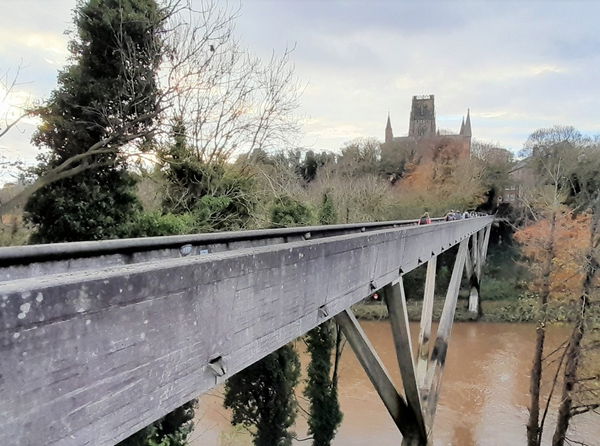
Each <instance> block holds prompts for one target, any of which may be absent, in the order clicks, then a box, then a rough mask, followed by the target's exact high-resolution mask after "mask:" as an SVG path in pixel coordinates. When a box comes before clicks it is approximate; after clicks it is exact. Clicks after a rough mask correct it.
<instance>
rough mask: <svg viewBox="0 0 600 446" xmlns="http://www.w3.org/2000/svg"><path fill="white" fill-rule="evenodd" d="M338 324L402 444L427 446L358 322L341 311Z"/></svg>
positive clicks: (350, 311) (411, 414)
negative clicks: (389, 416) (400, 434)
mask: <svg viewBox="0 0 600 446" xmlns="http://www.w3.org/2000/svg"><path fill="white" fill-rule="evenodd" d="M335 321H336V322H337V323H338V324H339V325H340V327H341V328H342V331H343V332H344V335H345V336H346V338H347V339H348V342H349V343H350V346H351V347H352V350H353V351H354V354H355V355H356V357H357V358H358V361H359V362H360V364H361V365H362V367H363V369H364V370H365V372H366V373H367V376H368V377H369V379H370V380H371V383H372V384H373V387H375V390H376V391H377V393H378V394H379V397H380V398H381V400H382V401H383V404H384V405H385V407H386V409H387V410H388V412H389V413H390V415H391V416H392V419H393V420H394V423H396V426H398V429H399V430H400V432H401V433H402V436H403V438H404V439H403V442H402V444H403V445H407V446H421V445H425V444H426V443H419V442H418V441H419V439H420V437H419V433H418V432H417V430H416V420H415V418H414V414H413V412H412V411H411V410H410V409H409V407H408V405H407V404H406V401H404V398H402V396H400V394H399V393H398V391H397V390H396V388H395V387H394V384H393V383H392V380H391V378H390V376H389V374H388V372H387V370H386V369H385V367H384V365H383V363H382V362H381V359H379V356H378V355H377V353H376V352H375V349H374V348H373V346H372V345H371V343H370V342H369V340H368V338H367V336H366V335H365V332H364V331H363V329H362V328H361V326H360V325H359V323H358V321H357V320H356V317H355V316H354V314H353V313H352V310H350V309H347V310H344V311H342V312H341V313H339V314H338V315H337V316H335Z"/></svg>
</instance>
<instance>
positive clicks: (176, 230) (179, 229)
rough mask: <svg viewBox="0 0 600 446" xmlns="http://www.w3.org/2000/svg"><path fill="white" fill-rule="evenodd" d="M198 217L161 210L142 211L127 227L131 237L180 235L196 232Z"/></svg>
mask: <svg viewBox="0 0 600 446" xmlns="http://www.w3.org/2000/svg"><path fill="white" fill-rule="evenodd" d="M195 227H196V218H195V216H194V215H192V214H189V213H188V214H182V215H174V214H161V213H160V212H156V211H155V212H140V213H138V214H137V215H136V217H135V218H134V219H133V221H132V222H131V223H130V224H129V226H128V228H127V235H128V236H129V237H156V236H161V235H180V234H189V233H192V232H195V231H194V229H195Z"/></svg>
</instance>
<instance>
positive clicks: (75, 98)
mask: <svg viewBox="0 0 600 446" xmlns="http://www.w3.org/2000/svg"><path fill="white" fill-rule="evenodd" d="M75 26H76V30H77V35H76V38H75V39H74V40H72V41H71V42H70V44H69V49H70V52H71V61H72V62H71V65H69V66H68V67H67V68H65V69H64V70H63V71H62V72H61V73H60V74H59V77H58V87H57V88H56V89H55V90H54V91H53V92H52V94H51V97H50V99H49V101H48V103H47V105H46V106H45V107H44V108H43V109H42V110H41V112H40V117H41V119H42V124H41V125H40V127H39V129H38V131H37V133H36V134H35V136H34V142H35V143H36V144H37V145H38V146H40V147H43V148H46V149H49V151H48V152H47V153H46V154H45V155H44V156H43V158H42V161H43V162H42V164H41V165H40V166H39V168H38V172H37V173H38V174H40V175H44V174H45V173H46V172H47V171H50V170H51V169H52V168H54V167H56V166H58V165H61V164H62V163H65V162H69V163H70V164H73V165H75V166H77V167H81V169H82V172H81V173H79V174H78V175H75V176H72V177H70V178H67V179H59V180H57V181H54V182H52V183H49V184H47V185H46V186H45V187H43V188H42V189H41V190H39V191H38V192H37V193H35V194H34V195H33V196H32V197H31V198H30V199H29V201H28V203H27V206H26V212H27V218H28V221H29V222H31V223H33V224H34V225H35V235H34V238H33V240H35V241H38V242H59V241H74V240H99V239H105V238H115V237H119V236H122V235H123V225H124V224H126V222H127V221H128V220H129V219H130V218H131V216H132V215H133V214H134V213H135V211H136V208H137V206H138V201H137V198H136V197H135V195H134V192H133V182H132V180H131V178H130V176H129V173H128V172H127V170H126V169H125V165H124V159H123V157H122V154H121V153H120V147H121V146H123V145H124V144H126V143H128V142H130V141H132V140H134V139H135V138H133V137H132V136H131V135H142V134H146V132H147V130H148V128H150V127H151V126H152V125H153V122H154V117H155V114H156V107H157V104H156V100H157V96H158V94H159V93H158V88H157V83H156V80H155V79H156V71H157V68H158V64H159V62H160V45H159V38H158V33H159V32H160V31H161V30H160V26H161V16H160V12H159V8H158V5H157V4H156V2H155V1H154V0H127V1H122V0H90V1H88V2H87V3H83V4H81V5H80V6H79V7H78V8H77V9H76V12H75ZM116 30H119V31H118V32H117V31H116ZM98 144H100V145H99V146H98V148H100V149H102V150H101V151H98V150H96V151H94V155H93V156H82V157H81V158H73V157H78V156H81V155H83V154H86V153H88V152H89V151H90V150H93V149H94V147H95V146H96V145H98Z"/></svg>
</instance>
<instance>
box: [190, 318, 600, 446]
mask: <svg viewBox="0 0 600 446" xmlns="http://www.w3.org/2000/svg"><path fill="white" fill-rule="evenodd" d="M361 325H362V327H363V328H364V330H365V332H366V333H367V336H368V337H369V339H370V340H371V342H372V344H373V345H374V347H375V349H376V350H377V352H378V354H379V356H380V357H381V359H382V360H383V362H384V363H385V365H386V367H387V368H388V370H389V371H390V373H391V375H392V378H393V379H394V381H395V382H396V383H398V382H400V374H399V372H398V366H397V362H396V356H395V352H394V346H393V340H392V335H391V331H390V326H389V323H388V322H386V321H362V322H361ZM434 328H435V327H434ZM411 331H412V334H413V338H414V337H416V335H417V332H418V325H417V324H411ZM568 332H569V330H568V329H567V328H566V327H552V329H551V330H550V331H549V333H548V336H547V345H548V346H549V349H548V350H547V351H551V349H552V346H556V345H558V344H560V342H562V341H563V340H564V339H565V338H566V337H567V335H568ZM534 338H535V327H534V325H531V324H491V323H456V324H454V328H453V332H452V336H451V338H450V346H449V351H448V357H447V361H446V367H445V370H444V376H443V382H442V393H441V397H440V401H439V406H438V409H437V415H436V419H435V424H434V444H435V445H436V446H440V445H452V446H475V445H477V446H512V445H525V444H526V441H525V424H526V422H527V404H528V398H529V396H528V388H529V369H530V366H531V358H532V354H533V348H534V342H535V339H534ZM297 347H298V350H303V345H302V343H300V342H298V343H297ZM301 361H302V363H303V366H305V365H306V362H307V358H306V355H305V354H304V352H301ZM339 397H340V404H341V408H342V411H343V412H344V419H343V421H342V425H341V426H340V428H339V431H338V434H337V436H336V438H335V440H334V442H333V444H334V445H336V446H363V445H369V444H370V445H373V446H375V445H377V446H387V445H390V446H392V445H393V446H398V445H399V444H400V438H401V437H400V434H399V433H398V430H397V428H396V426H395V425H394V423H393V422H392V420H391V418H390V417H389V415H388V414H387V412H386V409H385V407H384V406H383V403H381V401H380V399H379V397H378V395H377V393H376V392H375V390H374V389H373V387H372V385H371V383H370V381H369V380H368V378H367V376H366V374H365V373H364V371H363V369H362V368H361V367H360V365H359V363H358V361H357V359H356V357H355V356H354V354H353V352H352V350H351V348H350V346H349V345H346V348H345V349H344V352H343V355H342V360H341V364H340V381H339ZM222 401H223V400H222V388H218V389H215V390H213V391H212V392H211V393H210V394H207V395H204V396H203V397H202V398H201V399H200V401H199V406H198V409H197V411H196V413H197V416H196V427H195V430H194V432H193V433H192V435H191V439H192V441H191V442H190V444H191V446H213V445H214V446H242V445H250V444H251V439H250V436H249V435H248V434H247V433H246V432H244V430H243V429H241V428H239V427H238V428H233V427H232V426H231V425H230V423H229V416H230V414H229V412H228V411H227V410H225V409H223V407H222ZM300 403H301V404H302V405H303V406H304V407H306V408H307V407H308V405H307V404H306V402H305V401H302V400H300ZM550 413H551V414H552V415H553V414H554V413H555V411H553V410H552V411H551V412H550ZM550 418H552V420H550V419H549V420H548V423H547V424H548V426H547V428H546V430H547V437H546V439H545V441H544V444H545V445H546V444H550V440H551V435H552V431H553V428H554V426H553V424H554V423H553V418H554V417H553V416H551V417H550ZM306 430H307V429H306V420H305V417H304V416H303V415H301V414H299V416H298V419H297V423H296V426H295V429H294V431H295V432H296V433H297V435H298V437H299V438H304V437H306ZM569 438H570V439H572V440H576V441H584V442H586V443H587V444H588V445H590V446H594V445H595V446H599V445H600V416H598V415H594V414H585V415H581V416H579V417H577V418H576V419H575V422H574V424H573V425H572V429H571V430H570V434H569ZM310 443H311V442H310V441H305V442H294V444H298V445H306V444H310Z"/></svg>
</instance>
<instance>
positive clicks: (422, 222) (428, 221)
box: [418, 212, 431, 225]
mask: <svg viewBox="0 0 600 446" xmlns="http://www.w3.org/2000/svg"><path fill="white" fill-rule="evenodd" d="M418 224H419V225H428V224H431V217H430V216H429V212H425V213H424V214H423V216H422V217H421V218H419V223H418Z"/></svg>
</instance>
